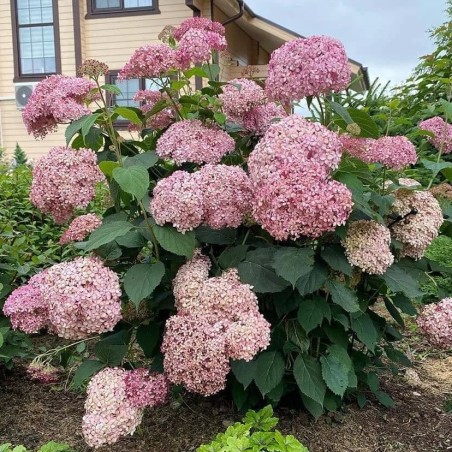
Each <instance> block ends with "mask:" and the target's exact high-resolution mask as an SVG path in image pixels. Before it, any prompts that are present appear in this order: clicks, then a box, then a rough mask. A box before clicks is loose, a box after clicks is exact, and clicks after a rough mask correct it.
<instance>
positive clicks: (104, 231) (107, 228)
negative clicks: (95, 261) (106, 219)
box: [85, 221, 134, 251]
mask: <svg viewBox="0 0 452 452" xmlns="http://www.w3.org/2000/svg"><path fill="white" fill-rule="evenodd" d="M133 227H134V226H133V224H131V223H129V222H127V221H113V222H111V223H104V224H102V225H101V226H99V227H98V228H97V229H96V230H94V231H93V232H92V233H91V235H90V236H89V239H88V241H87V242H86V246H85V251H91V250H95V249H96V248H99V247H100V246H102V245H105V244H106V243H110V242H112V241H113V240H115V239H116V238H118V237H121V236H123V235H125V234H127V233H128V232H129V231H130V230H131V229H132V228H133Z"/></svg>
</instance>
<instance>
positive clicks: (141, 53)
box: [118, 44, 178, 80]
mask: <svg viewBox="0 0 452 452" xmlns="http://www.w3.org/2000/svg"><path fill="white" fill-rule="evenodd" d="M177 65H178V63H177V58H176V51H175V50H174V49H172V48H171V47H170V46H169V45H167V44H150V45H145V46H143V47H140V48H138V49H136V50H135V52H134V53H133V55H132V56H131V57H130V59H129V61H128V62H127V63H126V64H125V66H124V67H123V68H122V69H121V71H120V72H119V75H118V77H119V78H120V79H123V80H126V79H131V78H154V77H160V76H161V75H163V74H166V73H167V72H168V71H170V70H171V69H175V68H177Z"/></svg>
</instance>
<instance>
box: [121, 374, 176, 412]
mask: <svg viewBox="0 0 452 452" xmlns="http://www.w3.org/2000/svg"><path fill="white" fill-rule="evenodd" d="M124 383H125V386H126V397H127V399H128V400H129V402H130V403H131V404H132V405H133V406H134V407H136V408H146V407H154V406H157V405H163V404H164V403H165V402H166V401H167V400H168V392H169V384H168V380H167V379H166V377H165V376H164V375H162V374H158V373H151V374H150V373H149V371H148V370H147V369H135V370H132V371H129V372H127V373H126V375H125V376H124Z"/></svg>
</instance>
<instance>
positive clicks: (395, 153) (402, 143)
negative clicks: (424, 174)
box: [340, 135, 417, 170]
mask: <svg viewBox="0 0 452 452" xmlns="http://www.w3.org/2000/svg"><path fill="white" fill-rule="evenodd" d="M340 139H341V142H342V144H343V146H344V150H345V151H346V152H347V153H349V154H350V155H353V156H354V157H357V158H359V159H360V160H362V161H363V162H366V163H381V164H382V165H384V166H386V167H387V168H390V169H393V170H401V169H403V168H405V167H406V166H408V165H414V164H415V163H416V161H417V154H416V148H415V147H414V145H413V143H411V141H409V140H408V138H406V137H404V136H395V137H381V138H378V139H377V140H375V139H372V138H359V137H351V136H348V135H341V136H340Z"/></svg>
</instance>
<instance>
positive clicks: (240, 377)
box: [231, 360, 256, 389]
mask: <svg viewBox="0 0 452 452" xmlns="http://www.w3.org/2000/svg"><path fill="white" fill-rule="evenodd" d="M231 370H232V373H233V374H234V376H235V378H237V381H238V382H239V383H241V384H242V385H243V387H244V388H245V389H246V388H247V387H248V386H249V385H250V384H251V382H252V381H253V379H254V377H255V375H256V361H243V360H239V361H231Z"/></svg>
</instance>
